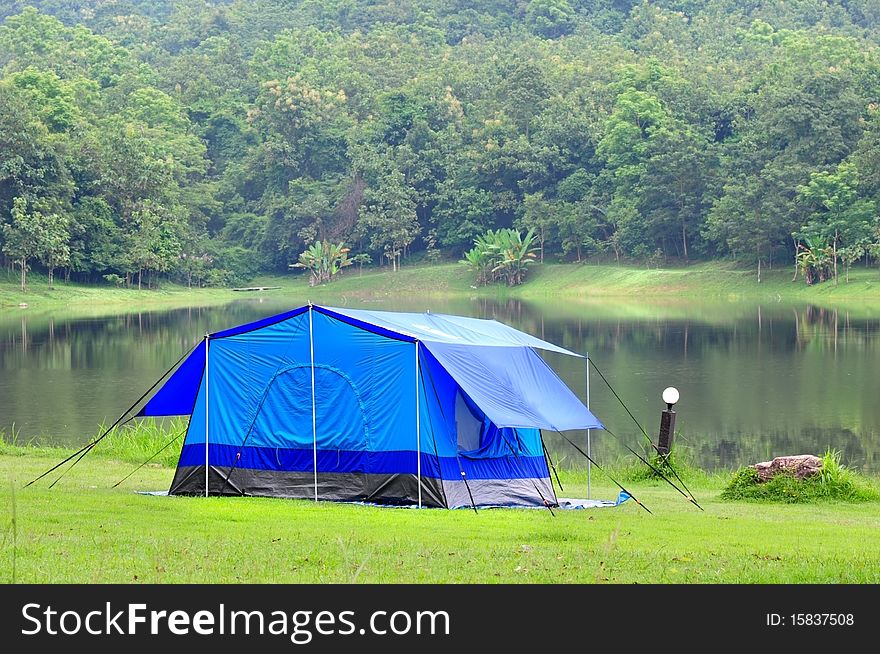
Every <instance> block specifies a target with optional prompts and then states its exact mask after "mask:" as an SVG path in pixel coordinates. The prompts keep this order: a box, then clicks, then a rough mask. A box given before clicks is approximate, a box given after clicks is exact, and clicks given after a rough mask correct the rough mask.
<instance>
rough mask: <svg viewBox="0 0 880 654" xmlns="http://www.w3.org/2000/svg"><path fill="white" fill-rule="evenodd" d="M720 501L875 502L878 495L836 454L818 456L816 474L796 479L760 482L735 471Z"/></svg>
mask: <svg viewBox="0 0 880 654" xmlns="http://www.w3.org/2000/svg"><path fill="white" fill-rule="evenodd" d="M720 497H721V499H724V500H736V501H744V500H745V501H752V502H781V503H788V504H796V503H797V504H805V503H815V502H829V501H832V502H875V501H877V500H880V492H878V490H877V488H876V485H875V484H874V483H872V482H871V480H869V479H867V478H865V477H863V476H862V475H859V474H858V473H856V472H854V471H852V470H850V469H848V468H846V467H845V466H843V465H842V464H841V463H840V453H839V452H833V451H828V452H826V453H825V455H824V456H823V457H822V470H821V471H820V472H819V474H816V475H814V476H812V477H806V478H804V479H797V478H796V477H795V476H794V475H793V474H789V473H782V474H778V475H775V476H774V477H773V478H772V479H770V480H769V481H766V482H760V478H759V477H758V472H757V471H756V470H755V469H754V468H752V467H745V468H740V469H739V470H737V471H736V472H735V473H734V474H733V477H732V478H731V479H730V482H729V483H728V484H727V485H726V486H725V488H724V490H723V491H722V492H721V495H720Z"/></svg>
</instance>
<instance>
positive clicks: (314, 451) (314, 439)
mask: <svg viewBox="0 0 880 654" xmlns="http://www.w3.org/2000/svg"><path fill="white" fill-rule="evenodd" d="M309 356H310V357H311V368H312V464H313V465H314V468H315V501H316V502H317V501H318V420H317V414H316V407H315V338H314V335H313V331H312V303H311V302H309Z"/></svg>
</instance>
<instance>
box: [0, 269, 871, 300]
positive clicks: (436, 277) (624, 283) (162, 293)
mask: <svg viewBox="0 0 880 654" xmlns="http://www.w3.org/2000/svg"><path fill="white" fill-rule="evenodd" d="M791 274H792V273H791V270H790V269H788V268H785V269H781V270H780V269H775V270H771V271H764V273H763V274H762V281H761V282H760V283H759V282H758V281H757V276H756V274H755V271H754V270H746V269H742V268H738V267H736V266H734V265H732V264H729V263H726V262H711V263H700V264H694V265H692V266H687V267H679V268H661V269H655V268H651V269H647V268H643V267H633V266H615V265H607V264H605V265H598V266H597V265H592V264H553V263H548V264H544V265H539V266H534V267H533V268H532V269H531V270H530V272H529V277H528V279H527V281H526V283H525V284H523V285H522V286H519V287H516V288H507V287H504V286H488V287H479V288H477V287H475V286H474V285H473V279H472V276H471V274H470V272H469V271H468V269H467V268H466V267H465V266H463V265H461V264H458V263H441V264H436V265H412V266H405V267H404V268H403V269H402V270H400V271H399V272H391V271H390V270H389V269H374V268H371V269H367V270H365V271H363V272H359V271H358V270H356V269H352V268H349V269H347V270H346V271H345V273H344V274H343V275H342V276H341V277H340V278H338V279H337V280H335V281H333V282H332V283H329V284H324V285H322V286H318V287H309V285H308V281H307V277H306V275H304V274H290V275H284V276H264V277H260V278H258V279H256V280H254V281H253V282H251V285H253V286H279V287H281V288H279V289H277V290H272V291H265V292H264V293H265V294H271V295H273V296H276V295H277V296H285V297H289V298H290V300H291V302H294V301H305V300H307V299H311V300H314V301H317V302H330V301H332V302H339V301H345V300H346V299H358V300H378V299H382V298H389V297H397V296H437V297H472V296H476V297H492V298H497V297H511V298H520V299H528V300H541V299H543V298H549V297H565V298H566V299H568V300H572V301H591V300H612V299H620V300H627V299H632V298H639V299H640V300H648V301H652V302H674V301H688V300H701V301H703V300H707V299H713V300H719V301H737V300H744V301H768V302H814V303H816V304H825V305H831V304H841V305H847V304H850V305H852V304H864V303H865V302H868V303H876V304H877V305H878V306H880V270H877V269H874V268H869V269H865V268H862V267H859V268H856V269H854V270H852V271H851V272H850V281H849V283H846V282H844V280H843V278H841V280H840V283H839V284H837V285H835V284H834V283H833V282H825V283H823V284H819V285H816V286H807V285H806V284H804V282H803V280H798V281H796V282H792V281H791ZM31 279H32V281H31V284H30V289H29V290H28V291H27V292H26V293H22V292H21V291H20V289H19V288H18V285H17V283H16V282H15V280H13V279H12V277H9V276H6V277H0V307H2V306H5V307H18V305H19V304H20V303H27V304H28V305H29V308H32V309H40V308H60V307H66V308H71V307H95V306H107V307H112V306H126V307H134V308H162V307H164V306H169V307H170V306H180V305H184V304H186V305H193V304H213V303H218V302H225V301H228V300H231V299H236V298H245V297H252V296H254V295H255V293H253V292H246V293H241V292H233V291H232V290H231V289H189V288H186V287H184V286H177V285H174V284H169V283H163V284H162V285H161V287H160V288H159V289H157V290H146V289H144V290H141V291H138V290H137V289H125V288H111V287H109V286H106V285H92V286H89V285H79V284H65V283H63V282H60V283H56V288H54V289H52V290H49V288H48V286H47V284H46V281H45V279H44V278H41V277H39V276H37V275H33V276H32V277H31Z"/></svg>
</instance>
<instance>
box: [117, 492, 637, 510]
mask: <svg viewBox="0 0 880 654" xmlns="http://www.w3.org/2000/svg"><path fill="white" fill-rule="evenodd" d="M135 492H136V493H137V494H138V495H152V496H154V497H168V491H135ZM627 499H629V497H618V498H617V500H585V499H575V498H570V497H560V498H559V500H558V501H559V504H558V506H554V507H553V508H554V509H562V510H569V509H602V508H607V507H611V506H618V505H619V504H622V503H623V502H625V501H626V500H627ZM322 501H328V502H329V501H334V500H322ZM337 503H338V504H360V505H363V506H378V507H381V508H383V509H416V508H418V507H417V506H416V505H414V504H405V505H401V504H378V503H376V502H337ZM424 508H435V507H424ZM458 508H460V509H467V510H473V509H472V507H469V506H462V507H458ZM478 508H479V509H509V508H517V509H543V508H545V507H543V506H529V507H523V506H517V507H509V506H503V505H498V506H480V507H478Z"/></svg>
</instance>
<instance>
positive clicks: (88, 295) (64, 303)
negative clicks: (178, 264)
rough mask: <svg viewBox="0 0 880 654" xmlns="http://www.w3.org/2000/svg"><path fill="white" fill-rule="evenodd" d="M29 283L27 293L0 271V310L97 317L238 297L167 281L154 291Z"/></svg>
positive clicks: (37, 279)
mask: <svg viewBox="0 0 880 654" xmlns="http://www.w3.org/2000/svg"><path fill="white" fill-rule="evenodd" d="M28 280H29V281H28V290H27V291H25V292H22V291H21V288H20V286H19V283H18V277H17V276H13V275H9V274H8V273H6V274H4V273H2V272H0V307H15V308H18V307H19V305H20V304H27V305H28V309H29V310H33V309H58V308H61V307H63V308H72V309H77V310H80V311H82V312H83V313H92V314H100V313H101V312H102V309H104V308H105V307H120V306H123V307H125V308H126V309H130V310H132V311H135V310H143V309H161V308H171V307H174V306H181V305H198V304H213V303H217V302H226V301H229V300H230V299H234V298H235V297H236V296H237V295H239V293H235V292H233V291H231V290H230V289H224V288H199V289H192V288H187V287H186V286H181V285H179V284H172V283H169V282H163V283H162V284H161V285H160V286H159V288H156V289H150V290H148V289H146V288H143V289H142V290H138V289H137V287H134V288H117V287H115V286H111V285H109V284H79V283H65V282H64V281H63V280H58V279H57V278H56V280H55V286H54V288H51V289H50V288H49V284H48V281H47V279H46V277H44V276H42V275H38V274H32V275H28Z"/></svg>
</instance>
